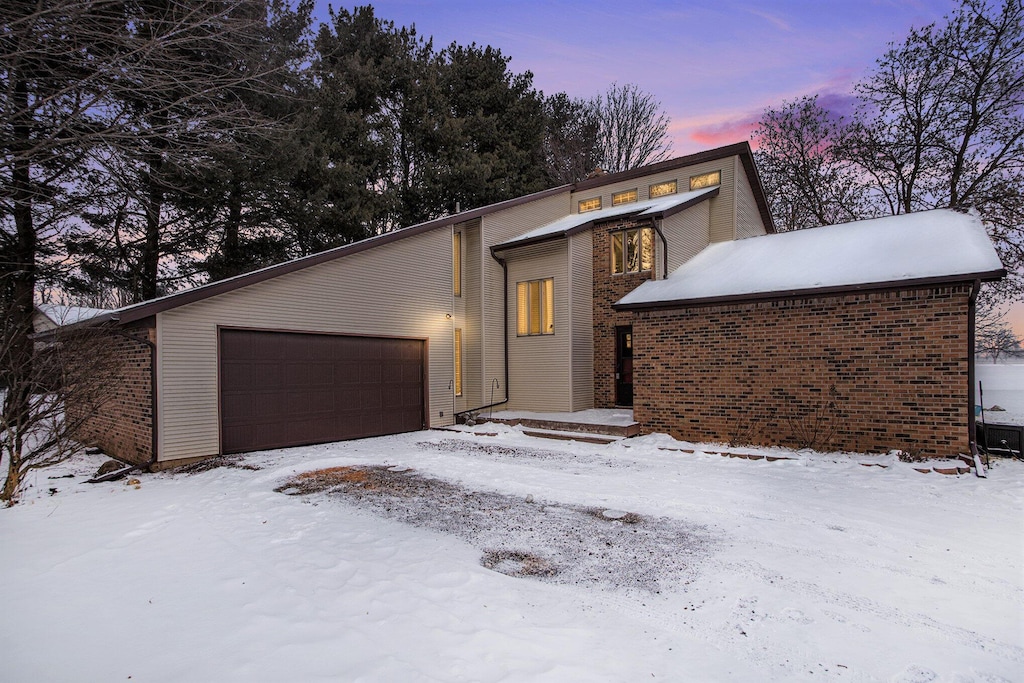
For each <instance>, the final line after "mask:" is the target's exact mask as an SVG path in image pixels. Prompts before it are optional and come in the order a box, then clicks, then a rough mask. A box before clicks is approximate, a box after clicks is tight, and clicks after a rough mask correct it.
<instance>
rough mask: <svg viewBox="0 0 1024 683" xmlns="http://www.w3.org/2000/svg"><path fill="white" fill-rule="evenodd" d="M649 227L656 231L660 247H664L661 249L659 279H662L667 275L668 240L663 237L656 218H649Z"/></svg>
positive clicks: (663, 234)
mask: <svg viewBox="0 0 1024 683" xmlns="http://www.w3.org/2000/svg"><path fill="white" fill-rule="evenodd" d="M651 227H652V228H654V232H656V233H658V237H660V238H661V245H662V247H664V248H663V249H662V250H661V260H662V270H661V279H662V280H664V279H665V278H667V277H668V240H666V239H665V233H663V232H662V231H661V226H660V225H659V224H658V219H657V218H652V219H651Z"/></svg>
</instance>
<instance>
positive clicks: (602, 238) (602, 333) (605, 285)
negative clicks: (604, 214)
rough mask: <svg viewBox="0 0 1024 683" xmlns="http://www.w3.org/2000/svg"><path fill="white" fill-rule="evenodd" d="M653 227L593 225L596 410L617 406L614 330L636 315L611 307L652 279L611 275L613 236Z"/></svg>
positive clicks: (643, 223)
mask: <svg viewBox="0 0 1024 683" xmlns="http://www.w3.org/2000/svg"><path fill="white" fill-rule="evenodd" d="M650 224H651V223H650V221H640V222H637V221H631V220H623V221H615V222H609V223H605V224H603V225H597V226H594V268H593V273H594V407H595V408H613V407H614V406H615V327H616V326H618V325H631V324H632V323H633V313H631V312H629V311H622V312H620V311H614V310H612V304H613V303H615V302H616V301H618V300H619V299H621V298H622V297H624V296H626V295H627V294H629V293H630V292H632V291H633V290H634V289H636V288H637V287H639V286H640V285H641V284H643V282H644V281H645V280H649V279H651V273H649V272H648V273H623V274H621V275H613V274H612V258H611V234H612V233H613V232H615V231H616V230H624V229H626V228H634V227H646V226H649V225H650ZM659 246H660V245H659ZM634 381H635V379H634Z"/></svg>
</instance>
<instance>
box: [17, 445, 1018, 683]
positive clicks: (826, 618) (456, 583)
mask: <svg viewBox="0 0 1024 683" xmlns="http://www.w3.org/2000/svg"><path fill="white" fill-rule="evenodd" d="M491 431H494V430H493V429H491ZM498 431H499V432H500V433H499V434H498V436H494V437H485V436H471V435H464V434H454V433H452V432H420V433H415V434H407V435H402V436H396V437H385V438H379V439H368V440H363V441H355V442H346V443H339V444H329V445H323V446H312V447H307V448H298V449H291V450H286V451H274V452H269V453H259V454H253V455H250V456H246V457H245V458H243V459H240V460H238V461H236V464H241V465H244V466H245V467H237V466H234V467H220V468H217V469H210V470H207V471H199V472H194V473H191V474H186V473H175V474H169V473H164V474H155V475H150V474H147V475H142V476H140V477H139V479H140V480H141V484H140V486H139V487H138V488H135V487H134V486H130V485H126V484H125V483H124V482H117V483H111V484H100V485H84V484H78V483H75V482H77V481H78V480H79V479H80V478H81V477H80V478H79V479H51V478H49V477H54V476H57V475H59V474H62V473H63V472H59V471H44V472H42V473H40V474H39V475H37V479H36V480H35V488H34V489H33V490H32V491H31V492H30V493H29V495H27V496H26V498H25V500H24V502H23V503H22V504H20V505H18V506H16V507H14V508H11V509H7V510H0V544H2V546H0V547H2V548H3V562H2V563H0V601H2V602H0V604H3V605H4V607H5V609H4V616H3V618H2V619H0V623H2V626H0V642H3V643H4V647H3V653H4V654H3V657H2V660H0V667H2V668H0V672H2V673H0V679H3V680H11V681H29V680H31V681H118V680H132V681H421V680H422V681H534V680H546V681H639V680H674V681H721V680H737V681H768V680H778V681H789V680H848V681H876V680H877V681H922V682H923V681H929V680H941V681H956V682H957V683H967V682H968V681H978V682H982V681H985V682H992V681H1006V680H1009V681H1013V680H1024V673H1022V672H1024V465H1022V464H1021V463H1000V464H999V465H997V466H996V467H995V468H994V470H993V471H992V473H991V476H990V477H989V478H988V479H985V480H982V479H977V478H975V477H974V476H973V475H970V476H964V477H946V476H941V475H938V474H934V473H933V474H927V475H925V474H919V473H917V472H915V471H914V470H913V469H912V468H911V467H910V466H909V465H907V464H904V463H899V462H896V461H895V460H894V459H892V458H888V457H884V458H873V459H872V460H873V461H874V462H876V463H879V464H885V465H888V467H886V468H882V467H863V466H861V464H859V463H860V462H862V461H863V462H866V461H868V459H867V458H855V457H847V456H823V455H820V454H796V455H792V454H791V455H792V457H794V458H795V459H793V460H783V461H777V462H767V461H763V460H762V461H749V460H741V459H729V458H723V457H721V456H718V455H708V454H704V453H701V452H697V453H694V454H683V453H678V452H672V451H664V450H659V448H658V446H659V445H667V439H666V438H665V437H657V436H652V437H643V438H640V439H631V440H628V441H624V442H620V443H616V444H612V445H608V446H597V445H591V444H582V443H563V442H555V441H546V440H538V439H532V438H530V437H525V436H523V435H522V434H520V433H519V432H517V431H516V430H514V429H509V428H500V429H499V430H498ZM376 465H388V466H390V467H394V469H393V470H389V469H387V468H376V469H375V470H373V471H375V472H383V473H390V474H386V475H384V476H392V475H393V476H395V477H411V478H413V481H415V482H417V484H416V486H417V487H420V488H423V487H425V489H426V490H429V492H430V493H429V495H422V496H421V495H420V494H418V493H417V494H415V495H414V492H411V491H412V489H405V488H403V489H401V491H399V492H398V493H397V494H395V495H394V496H392V497H391V498H387V497H384V498H381V497H373V496H367V495H364V494H362V493H359V492H358V491H357V490H356V489H352V490H351V491H350V492H349V493H345V492H343V491H340V490H336V491H335V492H333V493H331V492H320V493H313V494H309V493H303V492H300V491H298V490H297V489H295V488H289V482H290V481H292V480H293V479H294V477H295V476H296V475H298V474H300V473H303V472H309V471H312V470H318V469H323V468H334V467H347V466H376ZM95 466H96V463H95V462H93V461H81V460H80V461H74V462H72V463H68V464H67V465H66V466H65V470H64V471H77V472H78V473H83V472H89V471H91V470H92V469H94V468H95ZM249 467H252V468H259V469H247V468H249ZM403 468H411V469H410V470H405V471H403ZM403 481H404V480H403ZM403 486H405V484H403ZM50 488H54V489H57V492H56V493H54V494H53V495H49V492H48V489H50ZM275 489H281V491H280V492H279V491H276V490H275ZM416 490H419V488H417V489H416ZM357 493H359V495H356V494H357ZM431 496H433V497H431ZM409 499H415V500H412V502H410V500H409ZM460 501H461V502H460ZM604 511H611V512H608V514H607V515H605V514H604ZM622 513H629V515H630V516H628V517H624V516H623V515H622ZM631 537H635V538H636V539H637V540H636V541H635V542H631V541H630V538H631ZM501 550H515V551H523V552H526V553H531V554H533V555H535V556H536V557H537V558H540V560H544V561H550V564H549V565H543V566H545V567H548V566H550V567H553V568H555V569H557V573H554V574H553V575H552V572H548V571H539V572H535V573H536V575H535V576H526V577H523V576H510V575H506V574H503V573H501V571H509V570H510V568H511V570H512V571H511V572H510V573H513V574H515V573H516V571H515V570H516V568H517V566H518V565H516V564H515V561H512V562H511V563H510V562H509V560H508V557H509V556H506V557H505V559H504V560H502V559H501V556H500V553H497V552H496V551H501ZM488 551H490V554H489V555H486V556H485V553H487V552H488ZM630 553H632V558H633V559H630V557H631V556H630ZM510 556H511V557H512V559H513V560H515V559H516V558H518V557H519V556H518V555H515V554H512V555H510ZM495 557H498V561H495ZM485 558H489V561H488V562H487V564H488V565H489V566H491V567H492V568H493V569H488V568H486V567H485V566H483V564H482V563H481V561H482V559H485ZM645 563H646V564H645ZM519 568H521V566H519ZM496 570H497V571H496ZM602 570H603V571H604V574H603V575H602ZM527 573H529V572H527ZM652 577H653V578H652Z"/></svg>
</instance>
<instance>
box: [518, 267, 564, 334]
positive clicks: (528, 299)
mask: <svg viewBox="0 0 1024 683" xmlns="http://www.w3.org/2000/svg"><path fill="white" fill-rule="evenodd" d="M554 333H555V280H554V278H550V277H549V278H545V279H543V280H529V281H527V282H519V283H517V284H516V334H518V335H519V336H521V337H525V336H532V335H537V334H554Z"/></svg>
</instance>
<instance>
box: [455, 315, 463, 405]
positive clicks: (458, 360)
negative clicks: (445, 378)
mask: <svg viewBox="0 0 1024 683" xmlns="http://www.w3.org/2000/svg"><path fill="white" fill-rule="evenodd" d="M455 395H456V396H462V328H460V327H456V328H455Z"/></svg>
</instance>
